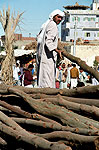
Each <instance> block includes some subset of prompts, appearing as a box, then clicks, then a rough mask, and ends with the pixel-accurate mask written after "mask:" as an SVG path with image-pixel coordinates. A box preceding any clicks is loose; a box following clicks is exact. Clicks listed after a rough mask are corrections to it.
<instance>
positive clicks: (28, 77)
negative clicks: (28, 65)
mask: <svg viewBox="0 0 99 150" xmlns="http://www.w3.org/2000/svg"><path fill="white" fill-rule="evenodd" d="M32 81H33V77H32V73H31V72H30V71H29V70H26V71H25V75H24V86H27V85H30V84H32Z"/></svg>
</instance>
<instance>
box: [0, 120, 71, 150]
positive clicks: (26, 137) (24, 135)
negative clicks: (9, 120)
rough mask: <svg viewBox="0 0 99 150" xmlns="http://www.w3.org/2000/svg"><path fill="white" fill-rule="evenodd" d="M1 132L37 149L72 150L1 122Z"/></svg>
mask: <svg viewBox="0 0 99 150" xmlns="http://www.w3.org/2000/svg"><path fill="white" fill-rule="evenodd" d="M0 131H2V132H4V133H5V134H7V135H10V136H13V137H14V138H15V139H16V140H17V141H23V142H26V143H29V144H31V145H33V146H34V147H36V148H42V149H46V150H47V149H48V150H72V149H71V148H70V147H69V146H66V145H65V144H63V143H62V144H60V143H58V142H49V141H47V140H45V139H43V138H42V137H38V136H36V135H33V134H30V133H29V132H27V131H25V130H24V132H21V131H20V132H19V131H18V130H14V129H12V128H11V127H8V126H7V125H5V124H3V123H2V122H0Z"/></svg>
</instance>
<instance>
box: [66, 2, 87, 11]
mask: <svg viewBox="0 0 99 150" xmlns="http://www.w3.org/2000/svg"><path fill="white" fill-rule="evenodd" d="M64 8H65V9H68V10H69V9H70V10H86V9H88V8H90V7H89V6H85V5H79V4H78V3H77V2H76V3H75V5H72V6H64Z"/></svg>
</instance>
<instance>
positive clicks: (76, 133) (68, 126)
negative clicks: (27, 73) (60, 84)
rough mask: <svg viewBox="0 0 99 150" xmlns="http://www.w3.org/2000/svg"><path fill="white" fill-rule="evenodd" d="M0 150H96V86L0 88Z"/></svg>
mask: <svg viewBox="0 0 99 150" xmlns="http://www.w3.org/2000/svg"><path fill="white" fill-rule="evenodd" d="M0 149H1V150H10V149H13V150H18V149H21V150H99V86H86V87H81V88H76V89H69V90H68V89H64V90H59V89H51V88H25V87H21V86H20V87H19V86H7V85H4V84H1V85H0Z"/></svg>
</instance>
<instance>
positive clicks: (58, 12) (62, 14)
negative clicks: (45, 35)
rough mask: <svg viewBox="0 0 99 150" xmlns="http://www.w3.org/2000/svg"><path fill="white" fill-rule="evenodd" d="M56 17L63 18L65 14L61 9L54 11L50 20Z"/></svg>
mask: <svg viewBox="0 0 99 150" xmlns="http://www.w3.org/2000/svg"><path fill="white" fill-rule="evenodd" d="M56 15H60V16H61V17H63V16H64V12H62V11H61V10H59V9H56V10H54V11H53V12H52V13H51V14H50V15H49V19H53V17H54V16H56Z"/></svg>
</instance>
